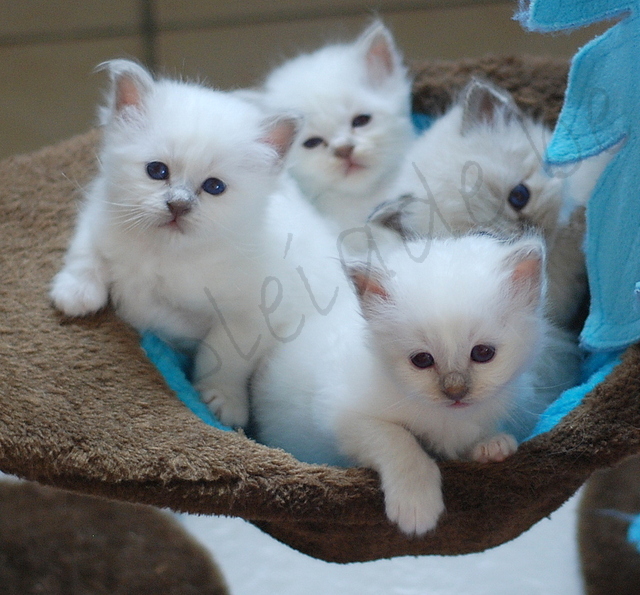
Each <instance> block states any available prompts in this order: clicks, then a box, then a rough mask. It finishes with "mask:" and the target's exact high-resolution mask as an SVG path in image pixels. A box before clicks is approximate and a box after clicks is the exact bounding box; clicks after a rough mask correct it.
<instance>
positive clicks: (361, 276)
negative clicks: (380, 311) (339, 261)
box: [351, 271, 389, 300]
mask: <svg viewBox="0 0 640 595" xmlns="http://www.w3.org/2000/svg"><path fill="white" fill-rule="evenodd" d="M351 279H353V283H354V285H355V286H356V291H357V292H358V295H359V296H360V297H363V296H365V295H366V294H369V295H372V294H373V295H377V296H379V297H381V298H382V299H384V300H388V299H389V294H388V293H387V290H386V289H385V288H384V287H383V286H382V284H381V283H380V282H379V281H378V279H376V278H375V277H374V276H373V275H372V274H371V272H369V271H352V273H351Z"/></svg>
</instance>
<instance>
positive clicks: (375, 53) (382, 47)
mask: <svg viewBox="0 0 640 595" xmlns="http://www.w3.org/2000/svg"><path fill="white" fill-rule="evenodd" d="M393 67H394V64H393V55H392V53H391V48H390V47H389V40H388V39H387V38H386V37H385V36H384V35H383V34H381V33H379V34H378V35H376V36H375V38H374V39H373V41H372V42H371V45H370V46H369V50H368V51H367V68H368V71H369V76H370V77H371V80H372V81H373V82H374V83H382V82H383V81H384V80H385V79H387V78H388V77H389V76H390V75H391V74H392V73H393Z"/></svg>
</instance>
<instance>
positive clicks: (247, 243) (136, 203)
mask: <svg viewBox="0 0 640 595" xmlns="http://www.w3.org/2000/svg"><path fill="white" fill-rule="evenodd" d="M105 67H106V69H107V70H108V71H109V73H110V75H111V82H112V84H111V89H110V93H109V98H108V105H107V107H106V108H104V109H103V110H102V120H103V124H104V141H103V146H102V150H101V152H100V160H99V161H100V169H99V173H98V175H97V177H96V178H95V180H94V181H93V183H92V185H91V186H90V188H89V190H88V192H87V197H86V202H85V204H84V206H83V208H82V210H81V212H80V215H79V220H78V224H77V228H76V232H75V235H74V237H73V239H72V242H71V245H70V247H69V250H68V252H67V254H66V257H65V262H64V267H63V269H62V270H61V271H60V272H59V273H58V274H57V275H56V277H55V279H54V280H53V284H52V288H51V297H52V300H53V302H54V304H55V306H56V307H57V308H59V309H60V310H62V311H63V312H64V313H65V314H67V315H70V316H82V315H86V314H90V313H92V312H95V311H97V310H99V309H100V308H102V307H103V306H105V305H106V304H107V301H108V299H109V296H110V298H111V300H112V302H113V304H114V306H115V308H116V310H117V312H118V314H119V315H120V316H122V318H124V319H125V320H126V321H127V322H129V323H130V324H132V325H133V326H134V327H136V328H137V329H140V330H151V331H155V332H156V333H158V334H160V335H161V336H162V337H164V338H165V339H167V340H169V341H171V342H173V343H175V344H176V345H178V346H181V347H185V346H194V345H195V346H197V351H198V353H197V362H196V380H197V381H198V383H199V384H198V386H199V388H200V389H201V390H202V394H203V399H204V400H205V401H209V402H210V406H211V407H212V409H213V410H214V411H215V412H216V413H218V414H219V416H220V418H221V419H222V421H223V422H225V423H228V424H231V425H244V424H245V423H246V421H247V416H248V404H247V396H246V383H247V380H248V378H249V376H250V374H251V372H252V370H253V368H254V366H255V365H256V362H257V361H258V359H259V358H260V357H261V356H262V355H263V354H264V353H265V352H266V351H267V350H268V349H269V348H270V347H271V346H272V345H273V344H274V343H277V340H278V338H280V340H284V339H285V338H287V337H289V336H290V335H292V334H295V332H297V329H298V328H299V325H300V324H301V323H302V322H304V317H305V313H307V312H310V311H314V310H315V309H317V307H325V306H326V304H327V303H328V302H330V300H331V298H332V296H333V292H334V291H336V283H340V282H342V279H343V277H344V276H343V275H342V271H341V270H340V267H339V266H338V265H337V264H335V265H334V264H333V260H332V259H329V258H327V259H326V260H327V262H325V261H324V258H325V257H326V256H327V255H328V254H330V253H332V251H335V249H334V247H333V245H332V241H331V239H330V238H331V236H330V234H329V233H328V232H327V235H326V237H325V236H323V233H322V220H321V219H320V217H319V216H317V215H316V214H315V213H313V210H312V209H311V208H310V207H309V205H308V204H307V203H306V202H305V201H304V200H303V199H302V198H301V197H300V196H299V195H298V193H297V189H296V188H295V186H294V185H293V184H292V183H289V184H287V183H286V181H285V180H284V179H283V177H282V175H281V170H282V167H283V161H284V157H285V154H286V152H287V150H288V148H289V146H290V145H291V143H292V141H293V138H294V136H295V134H296V132H297V127H298V121H297V120H296V119H292V118H290V117H279V118H276V117H271V118H266V117H265V116H264V115H263V114H262V113H261V111H260V110H259V109H258V108H257V107H256V106H254V105H252V104H250V103H248V102H246V101H243V100H241V99H239V98H237V97H234V96H233V95H230V94H225V93H222V92H218V91H213V90H210V89H206V88H204V87H201V86H197V85H193V84H188V83H183V82H175V81H170V80H159V81H155V80H153V78H152V77H151V75H150V74H149V73H148V72H147V71H146V70H144V69H143V68H142V67H140V66H138V65H137V64H135V63H133V62H130V61H126V60H115V61H112V62H109V63H107V65H106V66H105ZM149 168H151V169H149ZM310 228H313V229H314V230H315V233H314V234H308V229H310ZM325 240H326V242H325ZM296 267H301V268H300V270H301V271H302V273H303V274H301V273H300V271H299V270H296ZM332 271H333V272H334V273H335V274H333V275H332ZM334 280H335V281H336V283H333V281H334ZM313 300H316V303H315V304H314V301H313Z"/></svg>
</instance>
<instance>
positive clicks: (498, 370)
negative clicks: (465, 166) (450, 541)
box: [253, 235, 544, 534]
mask: <svg viewBox="0 0 640 595" xmlns="http://www.w3.org/2000/svg"><path fill="white" fill-rule="evenodd" d="M543 250H544V249H543V244H542V242H540V241H539V240H537V239H535V238H529V237H526V238H523V239H520V240H518V241H515V242H501V241H498V240H496V239H494V238H492V237H489V236H487V235H471V236H466V237H462V238H458V239H453V238H450V239H441V240H439V239H436V240H432V241H417V242H412V243H409V244H407V246H406V250H405V248H404V247H400V248H398V249H397V250H395V251H393V252H392V253H390V254H389V255H388V257H387V259H386V264H387V266H388V270H387V271H382V270H377V269H371V268H367V267H364V266H363V265H357V264H356V265H354V266H352V267H351V277H352V279H353V281H354V284H355V286H356V289H357V294H358V296H359V301H360V308H358V304H357V302H356V298H355V297H354V298H353V302H351V303H349V302H348V301H346V300H345V301H342V302H341V303H340V305H339V307H336V308H334V310H333V311H332V312H331V313H330V314H329V317H328V318H327V319H322V320H320V319H319V318H316V320H315V321H313V322H312V325H313V327H312V329H311V331H312V332H310V333H308V334H307V335H306V338H304V339H303V338H301V339H300V340H298V341H296V342H295V343H293V344H290V345H283V346H281V347H279V348H278V350H277V351H276V352H274V355H273V357H272V358H270V359H269V360H267V361H266V363H265V364H264V366H262V368H261V369H260V371H259V372H258V373H257V375H256V379H255V383H254V387H253V398H254V403H253V411H254V414H255V426H256V429H257V435H258V438H259V439H260V440H262V441H264V442H265V443H267V444H269V445H272V446H279V447H282V448H284V449H286V450H288V451H290V452H292V453H293V454H294V455H296V456H298V457H299V458H301V459H303V460H306V461H309V462H316V463H330V464H347V465H348V464H359V465H364V466H369V467H372V468H373V469H375V470H377V471H378V472H379V474H380V477H381V483H382V489H383V491H384V494H385V502H386V510H387V514H388V516H389V518H390V519H391V520H392V521H394V522H395V523H397V524H398V525H399V527H400V529H401V530H402V531H404V532H405V533H408V534H414V533H416V534H421V533H424V532H426V531H428V530H430V529H432V528H433V527H434V526H435V524H436V522H437V519H438V517H439V515H440V513H441V512H442V510H443V508H444V505H443V501H442V495H441V488H440V472H439V469H438V466H437V465H436V463H435V461H434V460H433V459H432V458H431V457H430V456H429V455H428V454H427V452H425V450H424V449H423V446H424V447H425V448H426V450H427V451H428V452H429V453H431V454H434V455H436V456H438V457H443V458H446V459H451V458H465V459H472V460H476V461H483V462H485V461H499V460H502V459H504V458H505V457H507V456H509V455H510V454H512V453H513V452H514V451H515V450H516V441H515V439H514V438H513V436H511V435H508V434H503V433H500V432H499V429H498V428H499V424H500V422H501V421H502V420H504V419H505V418H506V417H508V416H509V412H510V409H511V408H512V407H513V406H514V401H515V399H516V398H521V397H522V396H523V395H524V394H526V393H529V392H531V391H532V379H531V372H530V370H531V368H532V366H533V365H534V362H535V361H536V357H537V354H538V351H539V349H540V345H541V343H542V341H543V338H544V322H543V319H542V316H541V310H542V307H541V303H542V301H541V300H542V294H543V291H544V288H543V286H544V275H543ZM476 346H484V347H480V348H477V349H476V351H477V353H476V351H474V348H476ZM491 349H493V350H495V355H494V356H493V357H491ZM417 354H422V355H417ZM424 354H428V355H424ZM487 354H488V355H489V357H488V361H485V362H483V363H481V362H479V361H478V359H482V358H483V357H487ZM431 357H432V358H433V361H432V364H430V361H429V358H431ZM413 360H415V363H414V362H413ZM425 363H426V364H427V366H426V367H419V366H422V365H423V364H425Z"/></svg>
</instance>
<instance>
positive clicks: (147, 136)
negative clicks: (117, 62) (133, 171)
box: [132, 81, 267, 169]
mask: <svg viewBox="0 0 640 595" xmlns="http://www.w3.org/2000/svg"><path fill="white" fill-rule="evenodd" d="M144 108H145V109H144V113H143V119H144V122H143V125H142V127H141V129H140V128H138V129H136V130H132V137H133V139H132V140H133V142H135V143H136V144H137V145H138V146H139V148H140V150H141V152H142V153H143V154H145V155H146V154H147V153H149V155H148V157H149V158H153V159H161V158H162V159H167V160H169V161H176V162H182V163H185V164H189V166H190V167H192V168H195V169H198V168H207V167H208V166H209V164H216V163H228V162H233V161H236V162H237V161H242V162H245V161H247V162H249V161H252V160H259V159H261V158H262V157H264V155H263V153H265V151H267V149H266V148H265V146H264V144H263V143H261V142H260V141H261V136H262V135H263V128H262V122H263V120H264V116H263V114H262V112H261V111H260V110H259V108H258V107H256V106H254V105H252V104H250V103H249V102H247V101H245V100H242V99H240V98H238V97H235V96H234V95H232V94H230V93H223V92H220V91H214V90H211V89H207V88H204V87H200V86H196V85H189V84H185V83H178V82H173V81H160V82H158V83H157V84H156V85H155V87H154V90H153V93H152V94H151V95H150V97H149V98H148V100H147V103H146V105H145V106H144Z"/></svg>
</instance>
